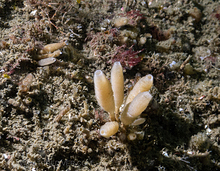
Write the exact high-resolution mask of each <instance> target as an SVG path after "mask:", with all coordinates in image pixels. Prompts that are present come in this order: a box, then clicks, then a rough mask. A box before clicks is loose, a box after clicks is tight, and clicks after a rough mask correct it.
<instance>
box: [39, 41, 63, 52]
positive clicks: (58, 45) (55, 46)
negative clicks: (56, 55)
mask: <svg viewBox="0 0 220 171" xmlns="http://www.w3.org/2000/svg"><path fill="white" fill-rule="evenodd" d="M65 45H66V42H60V43H52V44H48V45H45V46H44V47H43V49H41V50H40V52H39V53H40V54H45V53H52V52H54V51H56V50H58V49H60V48H62V47H64V46H65Z"/></svg>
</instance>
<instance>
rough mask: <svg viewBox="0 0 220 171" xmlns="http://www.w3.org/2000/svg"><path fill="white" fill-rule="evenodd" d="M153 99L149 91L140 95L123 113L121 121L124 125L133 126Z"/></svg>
mask: <svg viewBox="0 0 220 171" xmlns="http://www.w3.org/2000/svg"><path fill="white" fill-rule="evenodd" d="M151 99H152V95H151V94H150V93H149V92H148V91H145V92H141V93H139V94H138V95H137V96H136V97H135V98H134V100H133V101H132V102H131V103H129V104H127V106H126V107H125V109H124V111H123V112H122V115H121V121H122V122H123V124H124V125H129V124H131V123H132V122H133V121H134V120H135V119H136V118H137V117H138V116H139V115H140V114H141V113H142V112H143V111H144V110H145V109H146V108H147V106H148V104H149V102H150V100H151Z"/></svg>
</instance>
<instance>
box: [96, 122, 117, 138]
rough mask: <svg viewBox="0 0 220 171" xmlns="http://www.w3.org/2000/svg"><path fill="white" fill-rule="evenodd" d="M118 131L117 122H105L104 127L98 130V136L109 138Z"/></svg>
mask: <svg viewBox="0 0 220 171" xmlns="http://www.w3.org/2000/svg"><path fill="white" fill-rule="evenodd" d="M118 129H119V124H118V122H115V121H113V122H106V123H105V124H104V125H102V126H101V128H100V135H101V136H103V137H105V138H109V137H111V136H112V135H114V134H116V133H117V132H118Z"/></svg>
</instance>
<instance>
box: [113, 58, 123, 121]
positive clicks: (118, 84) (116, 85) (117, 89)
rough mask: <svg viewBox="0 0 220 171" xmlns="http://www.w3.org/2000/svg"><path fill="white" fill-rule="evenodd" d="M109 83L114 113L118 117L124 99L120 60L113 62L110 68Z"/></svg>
mask: <svg viewBox="0 0 220 171" xmlns="http://www.w3.org/2000/svg"><path fill="white" fill-rule="evenodd" d="M111 84H112V90H113V96H114V102H115V115H116V119H118V113H119V108H120V107H121V105H122V103H123V99H124V76H123V69H122V66H121V64H120V62H115V63H114V65H113V67H112V70H111Z"/></svg>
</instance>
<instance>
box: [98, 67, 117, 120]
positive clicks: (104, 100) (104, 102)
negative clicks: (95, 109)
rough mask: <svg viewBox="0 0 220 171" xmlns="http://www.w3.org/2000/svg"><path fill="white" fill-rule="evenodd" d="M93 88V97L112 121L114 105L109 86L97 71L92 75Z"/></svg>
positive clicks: (102, 74) (113, 118) (99, 71)
mask: <svg viewBox="0 0 220 171" xmlns="http://www.w3.org/2000/svg"><path fill="white" fill-rule="evenodd" d="M94 86H95V96H96V99H97V101H98V103H99V105H100V106H101V107H102V108H103V109H104V110H105V111H106V112H109V115H110V119H111V120H112V121H114V120H115V115H114V110H115V104H114V98H113V92H112V88H111V84H110V81H109V80H108V79H107V78H106V77H105V74H104V73H103V72H102V71H101V70H97V71H95V73H94Z"/></svg>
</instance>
